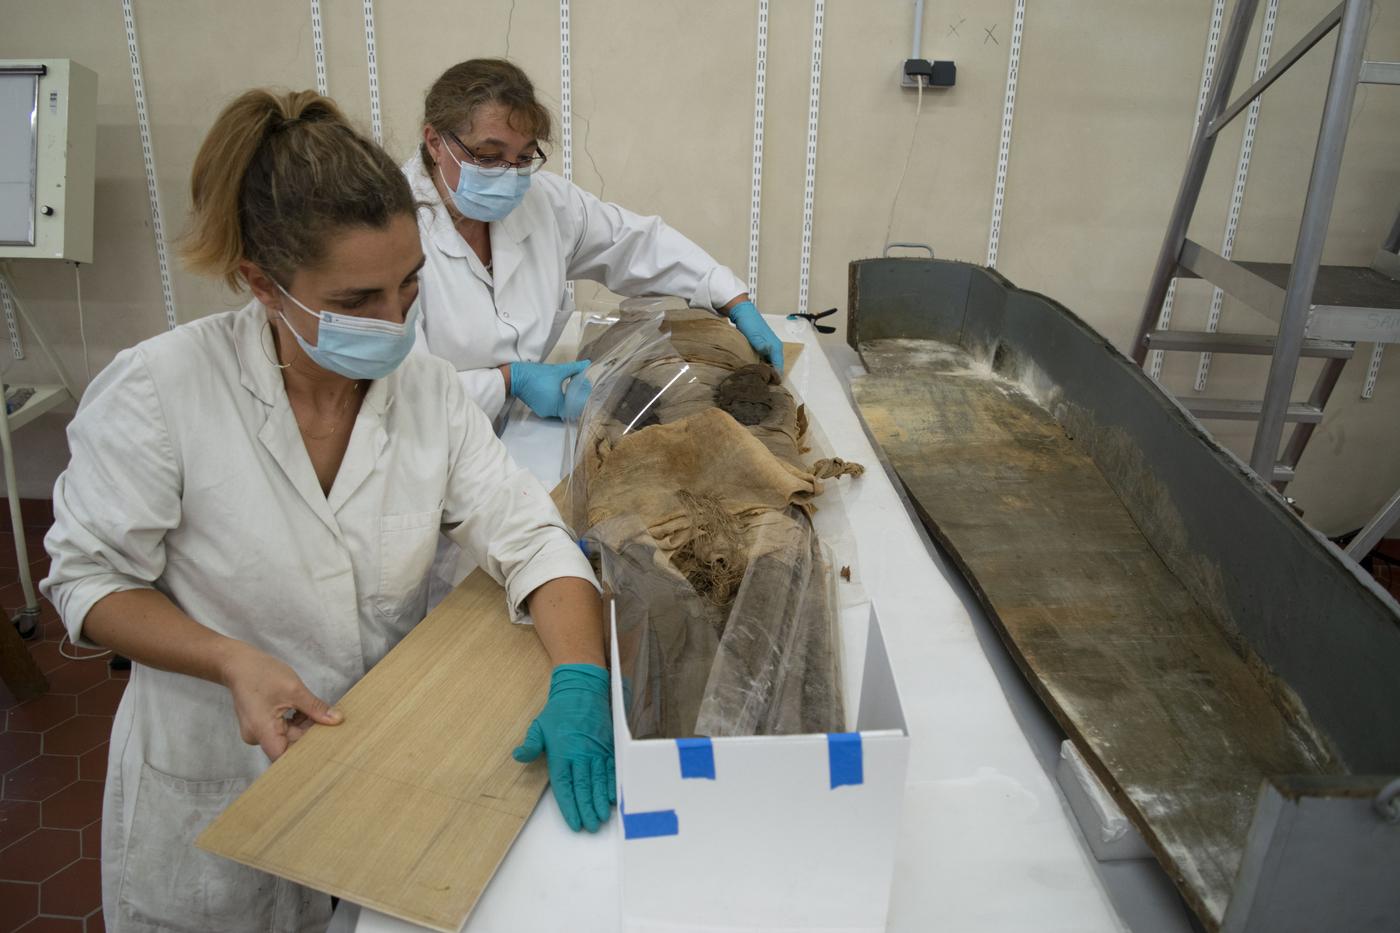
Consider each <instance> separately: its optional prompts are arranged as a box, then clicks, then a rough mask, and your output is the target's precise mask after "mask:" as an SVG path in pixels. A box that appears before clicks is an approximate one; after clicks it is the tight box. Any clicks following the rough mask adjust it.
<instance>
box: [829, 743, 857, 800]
mask: <svg viewBox="0 0 1400 933" xmlns="http://www.w3.org/2000/svg"><path fill="white" fill-rule="evenodd" d="M826 755H827V761H828V763H829V764H830V765H831V787H832V789H833V790H834V789H836V788H838V787H842V786H844V785H850V784H864V783H865V758H864V756H863V755H862V754H861V748H860V733H859V732H831V733H828V734H827V737H826Z"/></svg>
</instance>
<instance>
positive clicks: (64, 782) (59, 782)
mask: <svg viewBox="0 0 1400 933" xmlns="http://www.w3.org/2000/svg"><path fill="white" fill-rule="evenodd" d="M77 779H78V759H76V758H63V757H60V756H58V755H40V756H39V757H38V758H35V759H34V760H33V761H30V762H28V763H27V764H22V765H20V766H19V767H18V768H16V769H15V770H13V771H11V772H10V773H9V774H7V775H5V799H6V800H43V799H44V798H46V797H52V796H53V795H54V794H56V793H58V792H59V791H61V790H63V788H65V787H67V786H68V785H69V784H72V783H73V782H74V781H76V780H77Z"/></svg>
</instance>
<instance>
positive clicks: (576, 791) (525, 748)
mask: <svg viewBox="0 0 1400 933" xmlns="http://www.w3.org/2000/svg"><path fill="white" fill-rule="evenodd" d="M609 690H610V687H609V682H608V672H607V670H606V669H605V668H602V667H599V666H598V665H596V664H561V665H559V666H558V667H556V668H555V669H554V674H553V676H551V677H550V680H549V699H548V700H546V701H545V704H544V709H542V710H540V714H539V715H538V716H536V717H535V721H534V722H532V723H530V729H529V731H527V732H526V733H525V741H524V742H522V743H521V744H520V746H519V747H518V748H517V749H516V750H515V753H514V756H513V757H514V758H515V760H516V761H520V762H529V761H534V760H535V759H536V758H538V757H539V756H540V753H541V752H544V754H545V757H546V759H547V761H548V764H549V784H550V786H551V787H552V788H554V799H555V800H556V801H558V803H559V811H560V812H561V813H563V814H564V822H566V823H568V824H569V828H570V829H572V830H573V831H574V832H578V831H579V830H580V829H584V828H586V829H587V830H588V831H589V832H590V833H595V832H597V831H598V827H599V826H601V825H602V824H603V823H606V822H607V821H608V814H609V813H610V812H611V810H612V805H613V804H614V803H616V802H617V774H616V765H615V764H614V762H613V729H612V712H611V709H610V706H609V703H608V693H609Z"/></svg>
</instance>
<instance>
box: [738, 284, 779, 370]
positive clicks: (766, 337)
mask: <svg viewBox="0 0 1400 933" xmlns="http://www.w3.org/2000/svg"><path fill="white" fill-rule="evenodd" d="M729 319H730V320H731V321H733V322H734V326H735V327H737V328H739V333H741V334H743V335H744V336H745V337H747V338H748V341H749V346H751V347H753V349H754V352H755V353H757V354H758V355H759V356H761V357H763V358H764V359H765V360H767V361H768V362H769V363H771V364H773V368H774V369H776V370H777V371H778V373H779V375H781V374H782V372H783V342H782V341H781V340H779V339H778V335H777V334H775V333H773V328H771V327H769V326H768V322H767V321H765V320H764V319H763V315H761V314H759V313H758V309H757V308H755V307H754V306H753V302H752V301H741V302H739V304H737V305H735V306H734V307H732V308H730V309H729Z"/></svg>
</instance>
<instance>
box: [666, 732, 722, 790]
mask: <svg viewBox="0 0 1400 933" xmlns="http://www.w3.org/2000/svg"><path fill="white" fill-rule="evenodd" d="M676 748H677V749H679V750H680V753H681V777H682V778H707V779H709V780H711V781H713V780H714V779H715V746H714V743H712V742H711V741H710V740H709V739H707V738H698V739H676Z"/></svg>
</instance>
